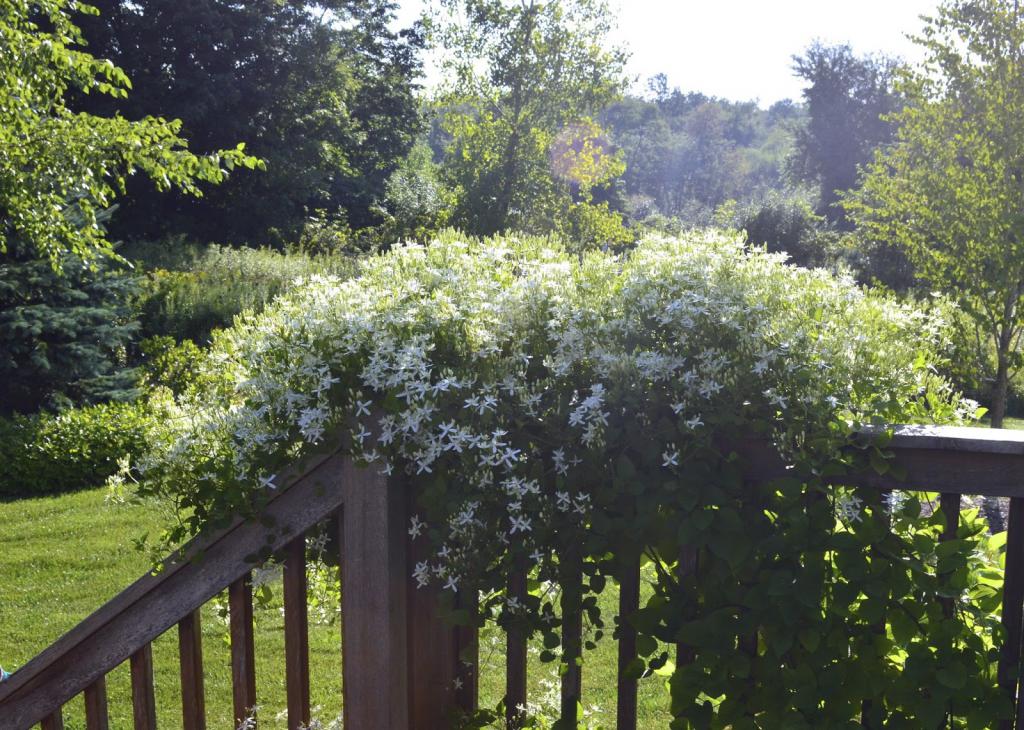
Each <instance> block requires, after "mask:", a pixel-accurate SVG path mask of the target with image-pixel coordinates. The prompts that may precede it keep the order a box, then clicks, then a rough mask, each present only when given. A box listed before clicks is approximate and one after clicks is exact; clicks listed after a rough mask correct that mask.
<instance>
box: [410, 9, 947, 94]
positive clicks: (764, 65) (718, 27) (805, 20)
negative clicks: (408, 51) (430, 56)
mask: <svg viewBox="0 0 1024 730" xmlns="http://www.w3.org/2000/svg"><path fill="white" fill-rule="evenodd" d="M609 2H610V4H611V5H612V7H613V8H614V9H615V10H616V11H617V12H618V16H619V22H618V29H617V31H616V38H615V40H616V41H618V42H620V43H622V44H623V45H624V46H625V47H626V48H627V49H629V50H630V51H631V52H632V58H631V60H630V63H629V67H628V70H629V73H630V74H631V75H633V76H636V77H637V78H638V82H637V85H636V88H637V90H641V91H642V90H644V89H645V88H646V79H647V78H648V77H650V76H653V75H654V74H657V73H664V74H666V75H667V76H668V79H669V85H670V86H678V87H679V88H681V89H682V90H683V91H701V92H703V93H705V94H708V95H712V96H720V97H724V98H726V99H733V100H749V99H756V100H758V101H760V102H761V104H762V105H763V106H767V105H770V104H771V103H772V102H775V101H778V100H779V99H785V98H791V99H798V98H799V97H800V90H801V83H800V81H799V80H798V79H796V78H794V77H793V74H792V71H791V69H790V66H791V65H792V62H791V57H792V56H793V54H796V53H800V52H801V51H802V50H803V49H804V48H806V47H807V46H808V45H809V44H810V43H811V42H812V41H814V40H815V39H820V40H822V41H824V42H826V43H829V44H831V43H849V44H850V45H851V46H852V47H853V49H854V51H855V52H857V53H858V54H865V53H879V52H881V53H885V54H887V55H893V56H900V57H902V58H904V59H906V60H908V61H916V60H918V59H919V54H918V51H917V48H916V46H914V45H913V44H912V43H910V41H908V40H907V39H906V37H905V34H906V33H916V32H917V31H918V30H920V28H921V22H920V20H919V19H918V16H919V15H921V14H922V13H925V14H930V13H932V12H933V11H934V10H935V7H936V5H937V0H609ZM422 5H423V3H422V0H401V10H400V20H402V21H405V22H408V21H409V20H411V19H414V18H415V17H417V15H418V13H420V12H421V9H422Z"/></svg>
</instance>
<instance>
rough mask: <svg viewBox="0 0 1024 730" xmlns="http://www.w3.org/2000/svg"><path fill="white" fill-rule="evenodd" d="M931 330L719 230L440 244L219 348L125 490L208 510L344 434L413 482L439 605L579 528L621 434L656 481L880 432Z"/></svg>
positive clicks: (917, 388)
mask: <svg viewBox="0 0 1024 730" xmlns="http://www.w3.org/2000/svg"><path fill="white" fill-rule="evenodd" d="M938 335H939V326H938V323H936V322H934V321H932V320H930V319H929V318H927V317H925V316H924V315H922V314H920V313H918V312H916V311H914V310H912V309H910V308H907V307H905V306H901V305H897V304H895V303H893V302H890V301H886V300H883V299H881V298H878V297H875V296H869V295H867V294H865V293H864V292H863V291H861V290H860V289H858V288H857V287H856V286H855V285H854V284H853V283H852V282H851V281H849V280H845V279H842V278H836V277H833V276H831V275H829V274H827V273H825V272H821V271H808V270H804V269H799V268H796V267H792V266H789V265H787V264H786V263H785V260H784V257H782V256H779V255H770V254H766V253H763V252H751V251H748V250H746V249H745V248H744V246H743V243H742V242H741V241H740V240H737V239H735V238H734V237H731V236H727V235H725V234H721V233H714V232H709V233H694V234H691V235H689V236H687V237H684V238H679V239H670V238H651V239H648V240H645V241H643V242H641V243H640V244H639V245H638V247H637V248H636V249H635V250H634V251H632V252H630V253H628V254H625V255H622V256H613V255H607V254H602V253H593V254H588V255H586V256H584V257H582V258H576V257H574V256H571V255H569V254H567V253H565V252H564V251H562V250H559V249H558V248H556V247H552V246H551V245H550V244H545V243H543V242H540V241H533V240H518V239H515V238H510V239H506V240H488V241H485V242H473V241H462V240H458V239H457V238H455V237H454V236H448V237H446V238H444V239H442V240H439V241H437V242H435V243H433V244H432V245H430V246H428V247H421V246H414V245H408V246H403V247H398V248H395V249H393V250H392V251H391V252H389V253H387V254H385V255H381V256H376V257H373V258H371V259H369V260H367V261H366V262H365V263H364V264H363V265H362V268H361V272H360V275H359V276H358V277H356V278H353V279H350V280H347V281H341V280H338V279H334V278H330V277H313V278H310V279H308V280H306V281H304V282H302V283H301V284H300V285H297V286H295V287H294V288H293V290H292V292H291V293H290V294H288V295H286V296H284V297H283V298H281V299H279V300H278V301H277V302H275V303H274V304H273V305H272V306H271V307H269V308H268V310H267V311H266V312H264V313H262V314H260V315H257V316H248V317H244V318H242V319H241V320H240V321H239V322H238V323H237V324H236V326H235V327H234V328H232V329H230V330H228V331H225V332H223V333H220V334H219V335H218V336H217V338H216V340H215V342H214V345H213V348H212V354H211V355H210V357H209V358H208V360H207V363H206V365H205V368H206V373H205V375H204V377H203V383H204V384H203V385H202V387H200V388H198V389H197V390H196V391H195V392H194V393H192V394H191V395H189V396H187V397H184V398H182V399H181V400H180V402H179V403H178V404H177V406H176V414H175V415H176V417H174V418H169V419H166V420H165V422H164V423H163V424H162V431H161V432H160V433H159V434H157V438H156V439H155V442H154V443H155V446H154V449H153V451H152V452H151V453H150V454H147V455H145V456H144V457H143V458H142V459H141V460H139V461H138V462H137V463H136V464H135V467H136V468H137V470H138V473H139V474H140V475H141V476H140V484H141V485H142V489H143V490H149V491H150V492H164V493H171V494H173V495H174V496H175V498H176V499H177V500H178V503H179V504H180V505H181V506H183V507H185V508H186V509H188V508H192V509H195V508H197V507H201V510H200V513H201V514H204V515H209V516H210V518H209V519H213V518H214V517H216V516H223V515H225V514H231V513H232V512H238V511H242V510H243V509H244V507H245V506H246V505H249V504H250V503H251V502H252V498H253V495H254V494H256V493H258V492H260V491H261V490H266V489H274V488H277V486H278V485H277V483H276V482H275V481H274V476H273V475H274V474H276V473H278V471H279V470H280V469H281V468H282V467H284V466H285V465H287V464H288V463H289V462H290V461H293V460H294V459H295V458H296V457H297V456H298V455H300V454H302V453H303V452H305V451H308V450H309V449H312V448H317V447H322V446H324V445H332V444H336V443H339V442H341V443H342V444H343V446H344V447H345V448H347V449H348V450H349V451H350V453H351V454H352V455H353V456H355V457H356V458H357V459H359V460H360V461H362V462H365V463H366V464H367V465H368V468H373V469H377V470H380V471H381V472H382V473H384V474H388V475H395V476H400V475H401V476H402V477H403V478H405V479H407V480H408V483H409V484H410V485H413V486H420V487H423V488H424V489H425V492H424V494H427V495H428V496H429V498H430V500H431V502H430V503H429V504H427V505H425V507H424V510H423V511H422V513H420V514H417V515H416V516H415V517H414V518H413V519H412V521H411V523H410V524H409V526H408V529H409V533H410V535H412V536H413V537H414V538H416V539H422V540H430V544H431V545H433V546H434V547H433V554H432V556H431V557H430V558H429V559H426V560H422V561H420V562H419V563H418V564H417V565H416V566H415V573H414V575H415V578H416V580H417V581H418V583H419V584H420V585H428V584H436V585H439V586H441V587H443V588H447V589H449V590H451V591H457V590H459V588H460V587H461V586H462V585H464V584H465V582H466V581H465V579H466V578H467V576H469V574H470V573H473V574H476V573H478V572H479V571H480V570H481V569H483V568H485V567H486V565H487V564H493V563H494V561H497V560H501V559H502V558H501V556H502V555H503V554H506V553H508V552H509V550H510V549H512V550H514V551H516V552H517V553H518V554H520V555H522V556H525V557H526V558H527V559H528V560H529V561H533V562H541V561H544V560H545V559H547V558H548V556H549V555H551V554H552V552H553V551H554V550H555V549H556V547H555V542H554V538H553V536H554V535H555V534H556V533H557V532H558V531H559V530H561V531H563V533H564V531H565V530H572V529H578V530H582V529H586V525H587V524H590V522H591V521H592V517H593V512H594V510H599V509H602V505H600V504H598V503H597V500H595V499H594V491H593V490H594V489H595V487H596V479H597V478H598V477H596V476H595V474H600V473H602V469H603V468H604V465H605V464H606V462H607V459H608V458H609V456H608V454H609V453H610V452H611V451H613V450H615V449H619V448H620V446H621V444H623V443H624V442H625V441H626V440H628V439H630V438H637V435H638V434H639V435H641V436H642V438H643V440H644V443H649V444H650V445H651V450H652V457H651V459H650V462H651V463H650V465H649V467H650V468H651V469H656V470H662V471H663V472H664V477H663V478H664V479H671V478H672V476H673V475H677V474H680V473H682V472H684V471H685V470H686V468H687V453H688V452H689V451H691V450H692V449H693V448H694V444H697V443H709V442H710V439H711V438H712V437H713V436H714V435H715V434H716V433H719V432H723V433H725V435H732V432H734V431H735V430H736V429H737V428H739V426H740V425H742V424H743V423H754V422H759V423H762V424H764V425H766V426H767V432H768V433H771V434H775V436H776V438H777V439H778V441H779V443H780V444H781V443H783V442H784V441H785V440H786V438H790V440H793V439H795V438H797V437H798V432H799V433H803V432H806V430H807V429H808V428H809V427H810V425H814V424H824V423H830V422H838V421H846V422H849V423H856V422H861V421H866V420H868V419H869V418H870V417H871V416H881V417H885V416H886V408H887V407H890V405H889V404H891V403H892V402H894V399H897V400H898V399H903V400H905V399H906V398H908V397H913V396H914V395H915V394H917V393H920V392H923V391H924V390H925V388H926V387H928V386H927V381H928V379H929V378H933V377H934V376H932V375H931V374H930V372H929V370H928V369H927V368H926V367H925V366H924V363H923V362H922V360H921V357H920V355H921V353H922V352H930V351H931V350H932V348H933V346H934V345H935V343H936V342H937V340H938ZM952 401H953V399H952V398H950V402H952ZM809 424H810V425H809ZM761 432H762V433H764V432H766V429H765V428H762V429H761ZM851 513H852V511H851ZM201 526H202V525H201V524H193V525H192V528H194V529H198V528H199V527H201Z"/></svg>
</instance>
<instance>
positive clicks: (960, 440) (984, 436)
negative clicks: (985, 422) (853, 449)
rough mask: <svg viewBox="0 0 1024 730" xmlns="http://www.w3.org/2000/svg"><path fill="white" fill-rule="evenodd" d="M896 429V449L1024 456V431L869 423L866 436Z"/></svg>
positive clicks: (893, 439)
mask: <svg viewBox="0 0 1024 730" xmlns="http://www.w3.org/2000/svg"><path fill="white" fill-rule="evenodd" d="M887 429H892V431H893V438H892V441H891V442H890V443H889V447H890V448H893V449H938V450H942V451H960V452H973V453H984V454H1006V455H1008V456H1024V431H1014V430H1010V429H1005V428H971V427H968V426H924V425H922V426H889V427H882V426H869V427H867V428H865V429H863V431H862V433H864V434H866V435H869V436H870V435H873V434H880V433H882V432H884V431H885V430H887Z"/></svg>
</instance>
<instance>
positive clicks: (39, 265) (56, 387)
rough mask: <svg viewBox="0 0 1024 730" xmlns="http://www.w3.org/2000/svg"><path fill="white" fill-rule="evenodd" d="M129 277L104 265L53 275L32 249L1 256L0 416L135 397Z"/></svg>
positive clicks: (68, 260)
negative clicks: (130, 354) (130, 352)
mask: <svg viewBox="0 0 1024 730" xmlns="http://www.w3.org/2000/svg"><path fill="white" fill-rule="evenodd" d="M136 290H137V285H136V277H134V276H132V275H131V274H130V273H127V272H125V271H123V270H122V269H121V265H120V264H118V263H117V262H113V261H110V260H107V259H101V260H97V261H94V262H93V263H92V265H85V264H84V263H83V261H82V260H81V259H80V258H78V257H75V256H64V257H62V259H61V263H60V268H59V269H54V268H53V266H52V265H51V263H50V261H49V260H47V259H45V258H40V257H39V256H38V254H37V253H36V252H35V251H34V250H33V249H31V248H28V247H24V246H19V245H17V244H14V245H11V246H9V248H8V251H7V253H6V254H3V255H0V415H10V414H11V413H24V414H28V413H33V412H35V411H37V410H38V409H39V408H40V406H47V407H49V408H55V409H59V408H61V407H63V406H65V405H67V404H69V403H96V402H100V401H106V400H125V399H128V398H131V397H133V396H135V395H136V394H137V391H136V390H135V385H136V377H135V372H134V371H133V370H132V369H130V368H126V354H127V349H128V348H129V346H130V345H131V344H132V341H133V340H134V339H135V336H136V333H137V332H138V329H139V323H138V321H137V320H136V319H135V318H134V316H133V313H132V311H131V306H130V301H131V298H132V296H133V295H134V294H135V292H136Z"/></svg>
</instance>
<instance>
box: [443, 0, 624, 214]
mask: <svg viewBox="0 0 1024 730" xmlns="http://www.w3.org/2000/svg"><path fill="white" fill-rule="evenodd" d="M435 10H437V11H438V12H437V18H435V19H434V20H433V21H432V23H431V26H430V27H431V31H432V35H433V39H434V42H435V43H436V44H438V46H440V47H441V48H442V49H443V59H444V60H443V64H444V68H445V71H446V80H447V83H446V86H445V87H444V88H443V89H442V91H441V93H440V94H439V97H438V99H437V102H438V105H439V107H440V109H441V114H442V124H443V127H444V129H445V130H446V131H447V133H448V134H449V135H450V143H449V145H448V148H447V151H446V155H445V159H444V164H443V173H444V175H445V179H446V180H447V182H448V183H449V185H451V187H452V188H453V190H454V193H455V198H456V200H455V206H454V207H455V210H454V216H453V221H454V222H455V223H457V224H459V225H461V226H463V227H465V228H466V229H467V230H470V231H472V232H474V233H481V234H488V233H493V232H495V231H500V230H505V229H508V228H519V229H522V230H528V231H534V232H548V231H551V230H552V229H553V228H557V225H558V223H559V222H560V221H562V220H564V219H566V218H567V216H568V214H569V213H570V212H571V211H570V207H571V206H572V205H573V203H581V202H582V203H583V204H589V202H590V197H589V196H590V194H591V191H592V189H593V188H594V187H595V186H598V185H602V184H605V183H608V182H609V181H610V180H611V179H613V178H614V177H616V176H617V175H618V174H621V164H616V163H615V162H614V161H613V159H611V158H613V156H614V151H613V150H612V149H611V146H610V144H609V143H608V141H607V140H606V139H603V133H602V131H601V130H600V128H599V127H598V126H597V125H596V124H595V123H594V118H595V117H596V116H597V114H598V113H599V112H600V111H602V110H603V109H604V108H605V107H607V106H608V105H609V104H610V103H611V102H613V101H615V100H616V99H618V98H619V96H620V94H621V93H622V91H623V89H624V88H625V79H624V76H623V65H624V62H625V54H624V53H623V52H622V51H621V50H620V49H618V48H616V47H615V46H613V45H612V44H611V43H610V41H609V39H608V33H609V31H610V29H611V25H610V24H611V15H610V13H609V10H608V8H607V6H606V4H605V2H603V0H523V1H522V2H518V3H514V4H509V3H505V2H502V1H501V0H440V2H439V3H438V5H437V6H436V7H435ZM567 147H573V148H575V149H576V150H577V152H579V151H580V150H583V149H587V150H589V151H590V155H591V162H593V164H592V165H587V171H586V172H585V173H584V172H582V169H583V168H582V167H580V165H578V164H577V165H570V166H568V167H566V166H564V165H558V164H556V162H557V161H556V160H554V159H553V155H557V154H558V150H559V149H561V150H562V151H563V152H564V150H565V149H567ZM565 159H566V158H564V156H563V158H562V161H563V162H564V161H565ZM583 159H584V155H581V154H576V155H575V157H574V160H575V162H577V163H582V161H583ZM581 174H582V175H583V178H585V179H583V178H581V177H579V175H581ZM605 211H607V208H605Z"/></svg>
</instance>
